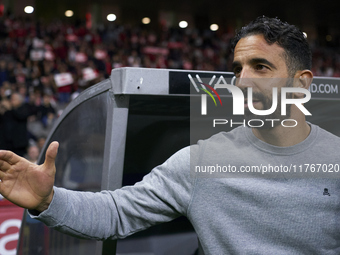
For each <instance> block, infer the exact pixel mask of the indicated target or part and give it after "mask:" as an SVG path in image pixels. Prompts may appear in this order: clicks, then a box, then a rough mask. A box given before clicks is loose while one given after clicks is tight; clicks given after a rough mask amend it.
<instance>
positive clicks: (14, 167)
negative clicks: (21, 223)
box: [0, 142, 59, 212]
mask: <svg viewBox="0 0 340 255" xmlns="http://www.w3.org/2000/svg"><path fill="white" fill-rule="evenodd" d="M58 147H59V144H58V142H53V143H51V144H50V146H49V147H48V149H47V151H46V157H45V162H44V164H42V165H36V164H34V163H31V162H29V161H28V160H26V159H25V158H22V157H20V156H18V155H16V154H15V153H13V152H11V151H4V150H1V151H0V180H1V181H0V193H1V194H2V195H3V196H4V197H5V198H6V199H8V200H9V201H11V202H12V203H14V204H16V205H18V206H21V207H24V208H27V209H31V210H37V211H39V212H42V211H44V210H46V209H47V208H48V206H49V204H50V202H51V201H52V198H53V184H54V177H55V158H56V156H57V152H58Z"/></svg>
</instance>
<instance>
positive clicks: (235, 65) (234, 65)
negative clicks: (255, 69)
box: [231, 61, 241, 70]
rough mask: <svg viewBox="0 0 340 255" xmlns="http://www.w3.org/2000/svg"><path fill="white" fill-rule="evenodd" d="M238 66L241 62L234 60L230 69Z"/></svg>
mask: <svg viewBox="0 0 340 255" xmlns="http://www.w3.org/2000/svg"><path fill="white" fill-rule="evenodd" d="M238 66H241V63H240V62H238V61H234V62H233V64H232V66H231V70H234V69H235V68H236V67H238Z"/></svg>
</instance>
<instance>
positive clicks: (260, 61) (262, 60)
mask: <svg viewBox="0 0 340 255" xmlns="http://www.w3.org/2000/svg"><path fill="white" fill-rule="evenodd" d="M250 63H251V64H252V65H256V64H266V65H268V66H270V67H271V68H273V69H275V70H276V69H277V68H276V66H275V65H274V64H273V63H272V62H269V61H268V60H267V59H265V58H253V59H251V60H250Z"/></svg>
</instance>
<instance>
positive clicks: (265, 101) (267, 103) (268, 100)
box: [242, 79, 293, 129]
mask: <svg viewBox="0 0 340 255" xmlns="http://www.w3.org/2000/svg"><path fill="white" fill-rule="evenodd" d="M292 84H293V83H292V81H291V79H289V80H288V81H287V83H286V87H291V86H292ZM242 92H243V94H244V97H245V98H248V90H247V88H245V89H242ZM277 96H278V100H277V107H276V109H275V111H274V112H273V113H271V114H269V115H256V114H254V113H252V112H251V111H250V110H249V108H248V107H247V108H245V109H244V117H245V120H246V122H247V123H248V121H249V120H252V119H257V120H262V121H263V123H264V124H263V126H261V127H256V128H258V129H269V128H273V127H276V126H278V125H280V123H281V121H282V120H284V119H286V118H290V115H291V105H290V104H288V105H287V108H286V115H285V116H282V115H281V90H280V89H279V91H278V95H277ZM292 97H293V94H292V93H289V94H287V98H292ZM253 101H258V102H260V103H262V106H263V108H262V109H261V110H268V109H270V108H271V106H272V105H273V94H271V96H265V95H263V94H262V93H259V92H253ZM248 104H252V102H248ZM266 119H267V120H269V119H275V121H273V122H272V121H266Z"/></svg>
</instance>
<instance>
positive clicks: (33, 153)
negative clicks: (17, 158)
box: [26, 144, 40, 164]
mask: <svg viewBox="0 0 340 255" xmlns="http://www.w3.org/2000/svg"><path fill="white" fill-rule="evenodd" d="M39 153H40V151H39V148H38V146H37V145H35V144H32V145H30V146H29V147H28V149H27V155H26V159H27V160H28V161H30V162H32V163H35V164H36V163H37V161H38V157H39Z"/></svg>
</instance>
